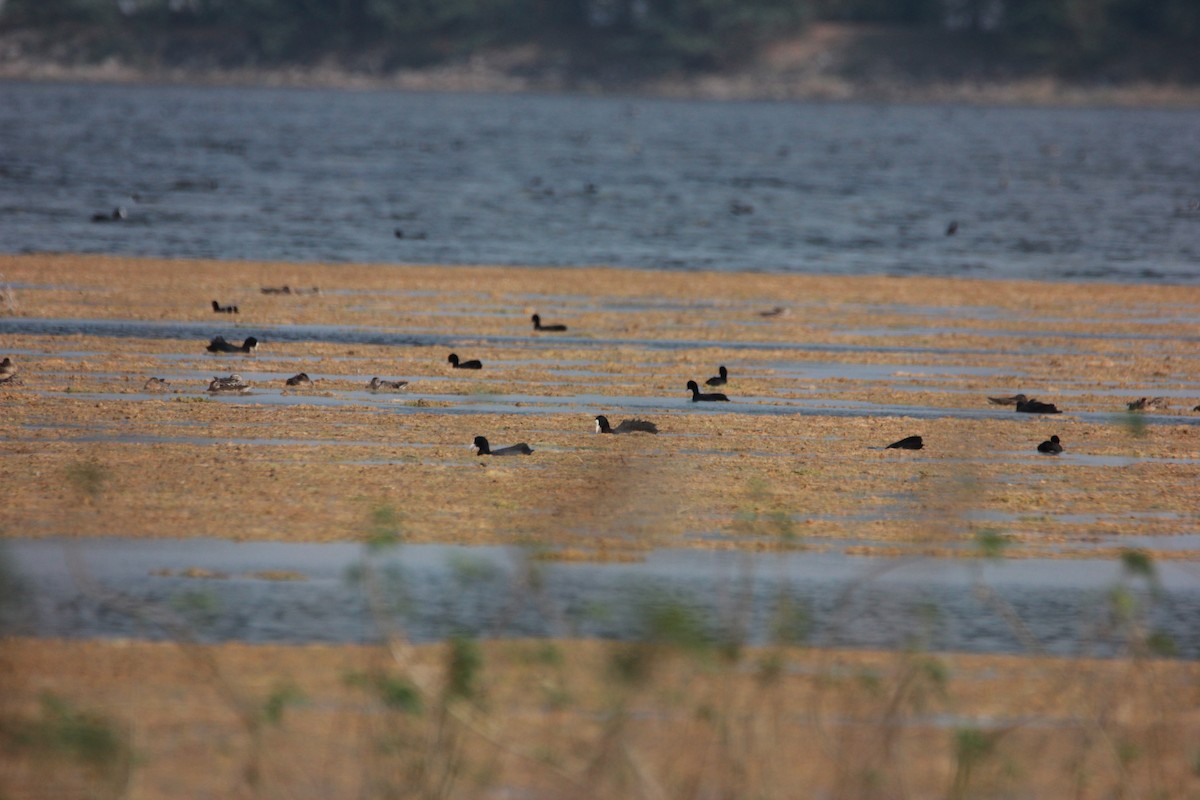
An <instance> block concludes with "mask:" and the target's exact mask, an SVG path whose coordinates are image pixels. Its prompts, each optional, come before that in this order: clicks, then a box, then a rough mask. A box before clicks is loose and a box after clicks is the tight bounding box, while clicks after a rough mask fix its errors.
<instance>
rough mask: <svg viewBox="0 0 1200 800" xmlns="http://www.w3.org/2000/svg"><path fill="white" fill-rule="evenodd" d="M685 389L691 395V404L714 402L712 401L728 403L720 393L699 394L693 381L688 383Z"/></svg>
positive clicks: (697, 387) (698, 389)
mask: <svg viewBox="0 0 1200 800" xmlns="http://www.w3.org/2000/svg"><path fill="white" fill-rule="evenodd" d="M687 388H688V389H689V390H690V391H691V393H692V402H693V403H701V402H714V401H723V402H726V403H727V402H729V398H728V397H726V396H725V395H723V394H721V393H720V392H713V393H711V394H701V393H700V387H699V386H697V385H696V382H695V381H688V382H687Z"/></svg>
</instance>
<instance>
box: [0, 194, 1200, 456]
mask: <svg viewBox="0 0 1200 800" xmlns="http://www.w3.org/2000/svg"><path fill="white" fill-rule="evenodd" d="M114 213H115V212H114ZM115 218H117V219H119V217H115ZM98 221H99V220H98ZM261 291H262V293H263V294H317V293H319V292H320V289H318V288H317V287H312V288H310V289H293V288H292V287H290V286H277V287H275V286H264V287H262V289H261ZM212 310H213V313H216V314H237V313H238V307H237V306H236V305H233V304H222V303H220V302H219V301H217V300H213V301H212ZM784 313H786V309H784V308H782V307H776V308H773V309H771V310H770V311H767V312H763V313H762V315H763V316H779V315H782V314H784ZM530 321H531V322H532V323H533V329H534V331H536V332H538V333H564V332H566V330H567V326H566V325H563V324H561V323H551V324H546V323H543V322H542V318H541V316H540V315H538V314H534V315H533V316H532V317H531V318H530ZM258 344H259V343H258V339H257V338H255V337H254V336H247V337H246V338H245V339H243V340H242V343H241V344H234V343H232V342H228V341H226V340H225V338H224V337H223V336H214V337H213V338H212V339H211V340H210V341H209V343H208V345H207V346H206V347H205V349H206V350H207V351H208V352H209V353H213V354H216V355H221V354H226V353H243V354H249V353H253V352H254V351H256V350H257V349H258ZM446 360H447V362H449V364H450V365H451V366H452V367H453V368H455V369H468V370H481V369H483V362H481V361H480V360H479V359H468V360H465V361H464V360H462V359H460V358H459V356H458V354H457V353H451V354H450V355H449V356H448V357H447V359H446ZM17 380H18V378H17V368H16V365H15V364H14V363H13V361H12V359H11V358H9V357H7V356H6V357H5V358H4V360H3V361H0V385H3V384H9V383H14V382H16V381H17ZM728 382H729V370H728V369H727V368H726V366H725V365H724V364H722V365H721V366H720V367H718V368H717V374H716V375H714V376H713V377H711V378H709V379H708V380H706V381H705V382H704V383H705V385H706V386H711V387H716V386H725V385H727V384H728ZM284 385H285V386H289V387H300V386H313V385H315V384H314V381H313V379H312V378H310V377H309V375H308V373H305V372H300V373H297V374H296V375H293V376H292V377H290V378H287V379H286V380H285V381H284ZM408 385H409V382H408V381H406V380H386V379H382V378H379V377H373V378H371V380H370V381H368V382H367V386H366V388H367V389H368V390H369V391H371V392H396V391H401V390H403V389H406V388H407V387H408ZM686 388H687V390H688V391H689V392H691V400H692V402H693V403H713V402H729V396H728V395H726V394H725V393H723V392H701V391H700V386H699V384H698V383H696V381H694V380H690V381H688V382H687V387H686ZM144 389H145V390H146V391H150V392H164V391H167V390H169V389H170V384H169V383H168V382H167V381H166V380H165V379H163V378H155V377H152V378H149V379H147V381H146V383H145V385H144ZM208 391H209V392H210V393H213V394H247V393H249V392H250V383H249V382H248V381H246V380H245V379H243V378H242V376H241V375H239V374H237V373H233V374H230V375H227V376H225V377H219V376H214V377H213V379H212V381H210V382H209V384H208ZM988 402H989V403H992V404H994V405H1004V406H1013V407H1014V408H1015V409H1016V411H1017V412H1019V413H1024V414H1061V413H1062V411H1061V410H1059V408H1058V406H1056V405H1055V404H1054V403H1046V402H1042V401H1040V400H1037V399H1035V398H1032V397H1028V396H1027V395H1025V394H1014V395H1009V396H1004V397H988ZM1126 405H1127V408H1128V410H1129V411H1145V410H1151V409H1156V410H1165V409H1167V408H1169V403H1168V401H1167V400H1166V398H1163V397H1142V398H1139V399H1137V400H1134V401H1132V402H1129V403H1127V404H1126ZM1192 410H1193V411H1200V405H1197V406H1196V407H1195V408H1194V409H1192ZM595 424H596V433H601V434H605V433H607V434H624V433H650V434H656V433H658V426H657V425H656V424H655V423H653V422H650V421H648V420H642V419H627V420H622V421H621V422H620V423H618V424H617V425H616V426H613V425H612V424H611V423H610V422H609V420H608V417H606V416H604V415H603V414H601V415H598V416H597V417H596V418H595ZM471 447H472V449H473V450H474V451H475V452H476V453H477V454H479V455H484V456H509V455H529V454H531V453H532V452H533V448H531V447H530V446H529V445H528V444H527V443H525V442H520V443H518V444H514V445H509V446H507V447H499V448H492V447H491V445H490V444H489V442H488V440H487V438H486V437H484V436H476V437H475V439H474V441H473V442H472V445H471ZM924 447H925V440H924V439H923V438H922V437H921V436H919V435H914V436H906V437H905V438H903V439H900V440H899V441H895V442H892V443H891V444H889V445H887V446H886V447H884V448H883V449H885V450H921V449H923V448H924ZM1037 451H1038V452H1039V453H1043V454H1046V455H1058V454H1059V453H1061V452H1063V446H1062V440H1061V439H1059V437H1058V436H1057V435H1054V436H1051V437H1050V438H1049V439H1048V440H1046V441H1044V442H1042V443H1041V444H1039V445H1038V446H1037Z"/></svg>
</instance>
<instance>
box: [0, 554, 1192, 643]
mask: <svg viewBox="0 0 1200 800" xmlns="http://www.w3.org/2000/svg"><path fill="white" fill-rule="evenodd" d="M532 555H533V553H532V551H530V550H527V549H524V548H520V547H507V548H506V547H454V546H442V545H407V546H403V547H391V548H384V549H382V550H374V551H373V550H372V549H370V548H367V547H365V546H363V545H359V544H354V543H351V542H343V543H336V544H284V543H278V542H232V541H223V540H222V541H218V540H205V539H194V540H152V541H143V540H123V539H82V540H54V539H40V540H22V539H16V540H8V541H6V542H4V543H3V546H2V547H0V635H2V634H33V635H41V636H63V637H137V638H151V639H163V638H180V637H184V636H186V637H188V638H193V637H194V638H198V639H200V640H204V641H227V640H241V641H251V642H365V641H375V640H378V639H379V638H380V637H381V636H382V635H383V634H384V632H385V631H387V630H400V631H403V632H404V633H405V635H406V636H408V637H410V638H412V639H414V640H416V641H431V640H437V639H442V638H445V637H449V636H453V635H460V634H471V635H475V636H486V637H526V636H555V637H591V638H596V637H599V638H614V639H641V638H644V637H653V636H654V635H655V633H656V632H657V633H659V634H660V635H664V634H665V633H666V632H664V631H661V630H657V629H656V628H655V620H656V619H657V620H661V619H664V614H665V615H666V617H667V618H673V617H674V614H675V613H682V614H684V615H687V616H688V617H690V618H691V619H694V620H696V621H697V624H698V626H699V627H700V628H701V629H702V630H703V631H704V632H705V634H707V635H708V636H710V637H712V638H714V639H726V640H729V639H732V640H737V641H748V642H752V643H758V644H764V643H767V642H769V641H771V640H772V639H773V638H775V637H776V636H778V635H781V634H784V633H786V634H788V636H789V638H791V639H792V640H794V641H800V642H805V643H808V644H812V645H817V646H836V647H871V648H902V647H925V648H931V649H935V650H956V651H966V652H982V653H997V652H1002V653H1037V652H1044V653H1053V654H1057V655H1070V656H1078V655H1101V656H1111V655H1117V654H1122V653H1126V652H1128V648H1129V647H1130V644H1131V641H1133V640H1136V638H1137V636H1138V635H1141V634H1144V633H1145V632H1146V631H1147V630H1152V631H1156V632H1158V633H1160V634H1162V635H1164V636H1166V637H1169V638H1170V640H1171V642H1172V643H1173V644H1174V646H1175V648H1177V652H1178V654H1179V655H1180V656H1182V657H1185V658H1190V659H1196V658H1200V630H1197V627H1196V625H1195V621H1196V619H1197V618H1198V617H1200V587H1197V584H1196V580H1195V575H1194V573H1193V571H1192V570H1191V569H1190V568H1189V566H1188V565H1175V564H1171V563H1169V562H1164V563H1162V564H1160V565H1158V567H1157V572H1156V577H1155V579H1154V580H1153V582H1149V581H1147V580H1146V579H1145V578H1142V577H1133V576H1130V575H1128V574H1123V573H1122V570H1121V567H1120V565H1119V564H1118V563H1117V562H1116V561H1114V560H1069V561H1062V560H1043V559H1027V560H1021V561H1003V560H1001V561H986V560H980V559H953V560H945V559H930V558H909V559H881V558H870V557H847V556H842V555H839V554H836V553H821V552H811V551H796V552H782V553H770V554H763V553H737V552H730V551H702V550H658V551H654V552H651V553H648V554H647V556H646V560H645V561H643V562H638V563H586V562H584V563H580V562H566V563H560V562H540V561H537V560H534V559H532ZM9 574H13V575H15V576H16V577H15V580H16V585H15V586H14V584H13V583H12V579H8V580H6V578H7V576H8V575H9ZM356 574H357V575H362V574H369V575H370V576H371V581H370V585H371V587H372V591H371V592H368V591H367V590H366V589H365V588H364V583H363V581H362V580H361V579H358V580H356V579H355V578H354V577H353V576H354V575H356ZM272 576H274V577H272ZM280 577H285V578H287V579H284V580H280V579H279V578H280ZM1116 589H1123V590H1124V591H1126V592H1128V593H1129V596H1130V597H1132V598H1134V600H1133V605H1132V606H1131V607H1132V608H1133V609H1134V612H1133V616H1132V618H1131V619H1130V620H1129V621H1127V622H1125V623H1115V622H1114V620H1115V619H1117V617H1116V616H1114V613H1113V609H1114V605H1113V600H1112V593H1113V591H1114V590H1116ZM371 598H374V602H372V599H371ZM1014 619H1016V620H1020V623H1019V625H1014V622H1013V620H1014Z"/></svg>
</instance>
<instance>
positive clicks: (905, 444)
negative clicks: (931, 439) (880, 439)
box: [884, 436, 925, 450]
mask: <svg viewBox="0 0 1200 800" xmlns="http://www.w3.org/2000/svg"><path fill="white" fill-rule="evenodd" d="M924 446H925V440H924V439H922V438H921V437H920V436H905V437H904V438H903V439H901V440H900V441H898V442H892V443H891V444H889V445H888V446H887V447H885V448H884V450H920V449H921V448H922V447H924Z"/></svg>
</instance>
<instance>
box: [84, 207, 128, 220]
mask: <svg viewBox="0 0 1200 800" xmlns="http://www.w3.org/2000/svg"><path fill="white" fill-rule="evenodd" d="M126 216H127V214H126V213H125V208H124V207H123V206H117V207H116V208H114V209H113V210H112V211H111V212H110V213H108V214H92V222H120V221H121V220H123V219H125V217H126Z"/></svg>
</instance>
